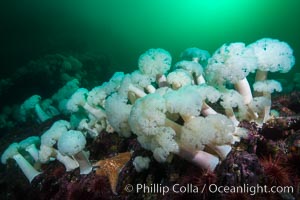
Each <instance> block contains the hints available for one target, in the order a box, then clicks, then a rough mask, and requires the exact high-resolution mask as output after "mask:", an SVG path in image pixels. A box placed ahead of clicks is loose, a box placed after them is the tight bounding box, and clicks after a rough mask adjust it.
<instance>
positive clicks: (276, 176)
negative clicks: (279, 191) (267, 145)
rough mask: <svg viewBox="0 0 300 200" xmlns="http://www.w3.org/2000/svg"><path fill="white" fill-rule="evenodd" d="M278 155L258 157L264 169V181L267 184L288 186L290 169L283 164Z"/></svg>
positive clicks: (289, 183)
mask: <svg viewBox="0 0 300 200" xmlns="http://www.w3.org/2000/svg"><path fill="white" fill-rule="evenodd" d="M280 160H281V158H280V157H275V158H274V159H273V158H272V157H270V156H269V157H266V158H262V159H260V163H261V165H262V167H263V170H264V175H265V177H266V180H265V181H266V183H267V184H268V185H269V186H289V185H292V183H291V181H290V180H291V178H290V177H291V176H290V171H289V169H288V168H287V167H285V166H283V165H282V163H281V161H280Z"/></svg>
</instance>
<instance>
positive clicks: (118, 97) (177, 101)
mask: <svg viewBox="0 0 300 200" xmlns="http://www.w3.org/2000/svg"><path fill="white" fill-rule="evenodd" d="M181 58H182V60H181V61H179V62H177V63H175V64H174V65H173V67H172V58H171V55H170V54H169V53H168V52H167V51H166V50H164V49H150V50H148V51H146V52H145V53H143V54H142V55H141V56H140V57H139V59H138V69H137V70H135V71H134V72H132V73H129V74H124V73H123V72H116V73H115V74H114V75H113V76H112V78H111V79H110V80H109V81H108V82H105V83H103V84H102V85H100V86H96V87H94V88H92V89H91V90H88V89H86V88H80V86H79V85H80V84H79V81H77V80H76V79H74V80H72V81H69V82H68V83H67V84H66V85H65V86H64V87H62V88H61V89H59V90H58V92H57V93H55V94H54V95H53V96H52V98H51V99H48V100H47V101H45V100H44V101H42V100H41V97H40V96H38V95H34V96H32V97H30V98H29V99H27V100H26V101H25V102H24V103H23V104H22V105H21V106H20V118H21V119H22V120H23V121H25V120H26V118H27V117H28V115H30V116H35V117H36V119H37V121H39V122H43V121H45V120H47V119H49V118H51V117H53V116H54V115H57V114H58V113H61V114H64V115H68V116H70V121H69V122H68V121H63V120H60V121H57V122H55V123H54V124H53V125H52V127H51V128H50V129H49V130H47V131H46V132H45V133H43V135H42V136H41V141H40V146H38V147H39V148H35V151H36V152H35V153H34V154H33V155H32V156H33V158H34V160H35V162H41V163H47V162H49V161H51V160H53V159H57V160H58V161H60V162H61V163H63V164H64V165H65V167H66V170H67V171H70V170H73V169H75V168H77V167H78V166H79V167H80V171H81V173H82V174H87V173H89V172H90V171H91V170H92V167H91V164H90V162H89V160H88V154H87V153H86V152H85V151H84V148H85V145H86V139H85V137H92V138H95V137H97V136H98V135H99V134H100V133H101V131H103V130H105V131H107V132H117V133H118V134H119V136H120V137H131V136H132V133H134V134H135V135H136V136H137V139H138V141H139V143H140V144H141V146H142V147H143V148H145V149H147V150H150V151H152V152H153V157H154V159H155V160H156V161H158V162H166V161H169V160H170V159H172V155H174V154H176V155H179V156H181V157H182V158H184V159H187V160H189V161H191V162H193V163H194V164H196V165H198V166H200V167H202V168H204V169H209V170H214V169H215V168H216V166H217V165H218V164H219V162H220V161H222V160H223V159H225V158H226V156H227V155H228V153H229V152H230V151H231V145H232V144H234V143H235V142H238V141H239V140H240V138H241V137H243V136H245V134H246V132H247V131H245V130H243V129H241V128H239V127H238V125H239V122H240V121H241V120H249V121H256V122H258V123H263V122H266V121H267V120H268V118H269V112H270V106H271V93H272V92H274V91H281V85H280V83H279V82H277V81H275V80H267V72H268V71H270V72H277V71H278V72H283V73H286V72H288V71H289V70H290V69H291V68H292V67H293V66H294V63H295V59H294V56H293V51H292V49H291V48H290V47H289V46H288V44H286V43H285V42H281V41H279V40H275V39H269V38H264V39H261V40H258V41H256V42H254V43H253V44H250V45H247V46H246V45H245V44H244V43H241V42H238V43H231V44H224V45H222V46H221V47H220V48H219V49H218V50H217V51H216V52H215V53H214V54H213V55H212V56H210V54H209V53H208V52H207V51H205V50H201V49H198V48H189V49H186V50H185V51H184V52H183V53H182V54H181ZM255 72H256V73H257V76H256V77H257V78H256V82H255V83H254V85H253V90H254V91H256V93H255V97H253V95H252V91H253V90H252V89H251V87H250V84H249V83H248V81H247V76H248V75H249V74H250V73H255ZM214 105H217V106H218V107H223V111H219V112H217V111H216V110H220V109H216V108H214ZM20 146H21V145H20V144H17V143H14V144H12V145H11V146H9V147H8V149H7V150H6V151H5V152H4V154H3V155H2V163H4V164H5V163H6V160H7V159H9V158H14V159H15V160H16V161H17V163H18V164H19V166H20V167H21V168H22V170H23V171H24V173H25V175H26V176H27V178H28V179H29V180H30V181H31V180H32V179H33V178H34V177H35V176H36V175H38V174H39V172H38V171H37V170H35V169H34V168H33V167H32V166H31V164H30V163H29V162H28V161H27V160H26V159H25V158H24V157H22V155H21V153H20V150H21V147H20ZM26 150H27V148H26ZM149 162H150V160H149V159H147V158H145V159H144V158H143V159H142V158H139V159H135V161H134V166H136V168H137V170H138V171H141V170H142V169H144V168H147V167H148V166H149Z"/></svg>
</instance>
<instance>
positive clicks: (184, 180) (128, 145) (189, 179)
mask: <svg viewBox="0 0 300 200" xmlns="http://www.w3.org/2000/svg"><path fill="white" fill-rule="evenodd" d="M272 109H275V110H277V111H278V112H279V114H280V117H277V118H273V119H271V120H269V121H268V123H266V124H264V125H263V126H262V127H258V126H257V125H256V124H255V123H249V122H241V124H240V126H241V127H244V128H247V129H248V130H249V131H250V134H249V137H248V139H243V140H242V141H241V142H240V143H238V144H236V145H235V146H234V148H233V150H232V152H231V153H230V154H229V156H228V157H227V158H226V159H225V160H224V161H223V162H222V163H221V164H220V165H219V166H218V167H217V169H216V170H215V171H214V172H209V171H203V170H201V169H199V168H197V167H196V166H194V165H193V164H191V163H189V162H187V161H185V160H183V159H181V158H179V157H177V156H174V157H173V158H172V160H170V162H169V163H165V164H160V163H157V162H156V161H155V160H154V159H153V158H152V159H151V162H150V167H149V169H148V170H146V171H143V172H141V173H137V172H136V171H135V169H134V167H133V164H132V160H133V158H134V157H135V156H136V155H147V156H149V157H150V158H151V155H152V153H151V152H149V151H146V150H144V149H142V148H141V146H140V145H139V143H138V142H137V140H136V137H135V136H134V135H132V136H131V137H130V138H121V137H118V135H117V134H109V133H106V132H102V133H101V134H100V135H99V136H98V138H96V139H95V140H93V141H89V142H88V144H89V146H88V147H87V149H89V150H90V160H91V161H92V162H96V161H98V160H101V159H105V158H109V157H112V156H115V155H117V154H118V153H121V152H126V151H133V154H132V157H131V160H130V161H129V162H127V164H126V165H125V167H124V168H123V169H122V171H121V172H120V174H119V181H118V186H117V193H118V194H117V195H116V194H113V193H112V191H111V188H110V184H109V180H108V178H107V177H105V176H98V175H96V174H95V173H90V174H88V175H80V174H79V170H78V169H77V170H75V171H72V172H65V169H64V166H63V165H62V164H61V163H59V162H57V161H53V162H50V163H49V164H47V165H42V166H41V169H42V171H43V173H42V174H40V175H39V176H37V177H36V178H35V179H34V180H33V181H32V183H31V184H30V183H29V182H28V180H27V179H26V178H25V176H24V175H23V174H22V172H21V171H20V170H19V168H18V167H17V166H16V165H15V162H14V161H9V162H8V164H7V165H0V199H2V200H5V199H22V200H27V199H28V200H29V199H30V200H34V199H47V200H49V199H65V200H71V199H72V200H75V199H80V200H82V199H89V200H93V199H98V200H99V199H240V200H241V199H300V193H299V188H300V167H299V166H300V92H292V93H291V94H288V95H287V94H286V95H280V96H277V97H274V99H273V101H272ZM58 119H63V117H61V116H58V117H55V118H54V119H51V120H49V121H46V122H44V123H42V124H40V125H32V124H25V125H22V127H15V128H14V129H13V130H10V131H9V132H8V133H6V134H5V135H3V136H2V138H1V140H0V152H3V150H4V148H6V147H7V146H8V145H9V144H10V143H12V142H13V141H20V140H22V139H24V138H26V137H28V136H31V135H38V136H40V135H41V134H42V133H43V132H44V131H45V130H47V129H48V128H49V127H50V126H51V124H52V122H54V121H56V120H58ZM127 184H131V185H132V186H134V187H135V186H136V185H137V184H146V185H148V186H151V184H152V186H154V185H157V186H160V187H163V186H168V187H170V188H171V187H172V186H173V185H175V184H179V185H182V186H185V187H188V186H189V185H193V186H196V187H198V188H203V185H205V184H206V186H208V185H209V184H216V185H219V186H226V185H227V186H242V185H246V186H256V185H257V184H258V185H260V186H265V185H266V187H268V188H270V187H272V186H281V187H284V186H292V187H293V190H294V191H293V193H284V192H279V193H267V192H260V193H256V194H255V195H253V196H252V195H251V193H250V191H248V192H245V193H232V192H229V193H225V192H224V193H218V192H216V193H212V192H210V191H208V187H206V188H205V190H203V191H202V190H201V191H198V192H185V193H183V192H182V193H181V192H179V193H175V192H171V191H170V192H168V193H166V194H164V195H163V194H162V192H159V191H158V192H157V191H152V192H151V191H150V192H147V191H145V192H142V191H139V192H136V191H133V192H126V191H125V189H124V188H125V187H126V185H127Z"/></svg>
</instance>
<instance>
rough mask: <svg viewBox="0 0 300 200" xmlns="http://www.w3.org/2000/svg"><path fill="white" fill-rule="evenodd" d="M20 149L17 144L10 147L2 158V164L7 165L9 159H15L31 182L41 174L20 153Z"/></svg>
mask: <svg viewBox="0 0 300 200" xmlns="http://www.w3.org/2000/svg"><path fill="white" fill-rule="evenodd" d="M18 149H19V145H18V144H17V143H12V144H11V145H9V147H8V148H7V149H6V150H5V151H4V153H3V154H2V156H1V162H2V164H6V162H7V160H8V159H14V160H15V161H16V162H17V164H18V166H19V167H20V169H21V170H22V172H23V173H24V175H25V176H26V178H27V179H28V181H29V182H31V181H32V180H33V179H34V178H35V177H36V176H38V175H39V174H40V173H41V172H38V171H37V170H36V169H34V167H33V166H32V165H31V164H30V163H29V162H28V161H27V160H26V159H25V158H24V157H23V156H22V155H21V154H20V153H19V151H18Z"/></svg>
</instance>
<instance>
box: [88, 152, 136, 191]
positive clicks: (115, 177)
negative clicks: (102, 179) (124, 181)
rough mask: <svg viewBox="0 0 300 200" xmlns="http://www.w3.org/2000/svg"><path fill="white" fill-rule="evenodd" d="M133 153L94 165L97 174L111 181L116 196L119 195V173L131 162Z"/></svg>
mask: <svg viewBox="0 0 300 200" xmlns="http://www.w3.org/2000/svg"><path fill="white" fill-rule="evenodd" d="M130 158H131V153H130V152H124V153H119V154H118V155H116V156H114V157H111V158H106V159H104V160H99V161H98V162H97V163H95V164H94V167H95V168H96V174H97V175H99V176H106V177H107V178H108V180H109V183H110V186H111V190H112V192H113V193H114V194H117V184H118V181H119V173H120V171H121V170H122V168H123V167H124V166H125V164H126V163H127V162H128V161H129V160H130Z"/></svg>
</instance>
